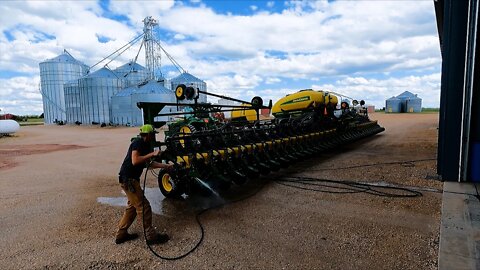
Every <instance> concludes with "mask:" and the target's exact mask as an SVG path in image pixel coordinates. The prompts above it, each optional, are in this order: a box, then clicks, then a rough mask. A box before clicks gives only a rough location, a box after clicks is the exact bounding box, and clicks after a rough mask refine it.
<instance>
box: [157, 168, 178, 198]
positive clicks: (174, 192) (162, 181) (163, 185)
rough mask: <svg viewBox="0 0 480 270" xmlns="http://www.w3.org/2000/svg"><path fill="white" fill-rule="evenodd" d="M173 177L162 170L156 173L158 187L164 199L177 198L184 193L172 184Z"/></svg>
mask: <svg viewBox="0 0 480 270" xmlns="http://www.w3.org/2000/svg"><path fill="white" fill-rule="evenodd" d="M173 177H174V176H173V175H171V174H170V172H168V171H166V170H163V169H162V170H160V172H159V173H158V187H159V188H160V192H162V194H163V196H165V197H166V198H179V197H180V196H181V195H182V194H183V193H184V191H183V189H182V188H181V187H180V186H179V185H176V184H175V183H174V181H173V180H174V178H173Z"/></svg>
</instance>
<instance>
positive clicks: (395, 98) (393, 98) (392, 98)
mask: <svg viewBox="0 0 480 270" xmlns="http://www.w3.org/2000/svg"><path fill="white" fill-rule="evenodd" d="M387 100H400V99H399V98H397V97H391V98H389V99H387Z"/></svg>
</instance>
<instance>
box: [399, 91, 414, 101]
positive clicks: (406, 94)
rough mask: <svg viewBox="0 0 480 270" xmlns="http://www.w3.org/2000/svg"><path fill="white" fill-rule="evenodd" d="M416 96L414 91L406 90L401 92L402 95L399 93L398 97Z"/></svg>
mask: <svg viewBox="0 0 480 270" xmlns="http://www.w3.org/2000/svg"><path fill="white" fill-rule="evenodd" d="M416 96H417V95H415V94H414V93H412V92H409V91H405V92H403V93H401V94H400V95H398V96H397V98H400V99H405V98H413V97H416Z"/></svg>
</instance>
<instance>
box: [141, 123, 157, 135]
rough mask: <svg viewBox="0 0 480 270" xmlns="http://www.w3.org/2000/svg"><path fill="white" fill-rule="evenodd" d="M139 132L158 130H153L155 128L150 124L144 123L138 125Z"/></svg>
mask: <svg viewBox="0 0 480 270" xmlns="http://www.w3.org/2000/svg"><path fill="white" fill-rule="evenodd" d="M140 133H144V134H147V133H158V131H155V128H153V126H152V125H150V124H146V125H143V126H141V127H140Z"/></svg>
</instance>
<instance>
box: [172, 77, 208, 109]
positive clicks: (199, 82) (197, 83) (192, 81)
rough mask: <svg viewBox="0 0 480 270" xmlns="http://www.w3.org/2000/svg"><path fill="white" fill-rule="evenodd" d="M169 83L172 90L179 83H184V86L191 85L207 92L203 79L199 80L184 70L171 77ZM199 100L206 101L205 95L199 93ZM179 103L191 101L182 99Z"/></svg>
mask: <svg viewBox="0 0 480 270" xmlns="http://www.w3.org/2000/svg"><path fill="white" fill-rule="evenodd" d="M170 84H171V85H172V88H171V89H172V90H175V88H177V85H179V84H185V85H186V86H193V87H195V88H198V89H199V90H201V91H205V92H207V83H205V82H204V81H202V80H200V79H199V78H197V77H195V76H193V75H192V74H190V73H188V72H184V73H182V74H180V75H178V76H177V77H175V78H173V79H171V80H170ZM198 101H199V102H207V96H206V95H200V98H199V99H198ZM180 103H191V101H188V100H187V101H186V100H183V101H181V102H180Z"/></svg>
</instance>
